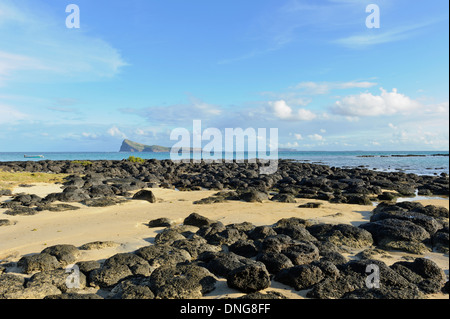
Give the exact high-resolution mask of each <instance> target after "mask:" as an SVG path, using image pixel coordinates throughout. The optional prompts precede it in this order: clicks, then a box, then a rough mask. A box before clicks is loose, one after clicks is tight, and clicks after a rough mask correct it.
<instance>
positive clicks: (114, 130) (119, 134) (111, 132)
mask: <svg viewBox="0 0 450 319" xmlns="http://www.w3.org/2000/svg"><path fill="white" fill-rule="evenodd" d="M107 133H108V134H109V135H110V136H112V137H120V138H127V136H126V135H125V134H124V133H123V132H121V131H120V130H119V129H118V128H117V126H113V127H111V128H110V129H109V130H108V131H107Z"/></svg>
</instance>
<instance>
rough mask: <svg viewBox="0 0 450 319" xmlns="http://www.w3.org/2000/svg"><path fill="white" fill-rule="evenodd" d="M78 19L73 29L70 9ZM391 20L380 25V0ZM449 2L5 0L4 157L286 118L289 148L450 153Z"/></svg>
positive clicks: (106, 147) (1, 7) (283, 134)
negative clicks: (376, 22) (373, 21)
mask: <svg viewBox="0 0 450 319" xmlns="http://www.w3.org/2000/svg"><path fill="white" fill-rule="evenodd" d="M71 3H74V4H76V5H78V6H79V8H80V28H79V29H68V28H67V27H66V24H65V21H66V17H67V16H68V15H69V14H68V13H66V12H65V9H66V6H67V5H68V4H71ZM369 4H376V5H378V7H379V8H380V23H381V24H380V28H378V29H368V28H367V27H366V23H365V21H366V18H367V16H368V15H369V13H366V7H367V5H369ZM448 12H449V8H448V1H446V0H434V1H429V2H425V1H416V0H415V1H406V0H389V1H388V0H367V1H365V0H359V1H357V0H314V1H313V0H309V1H306V0H246V1H237V0H226V1H224V0H217V1H211V0H165V1H162V0H129V1H115V0H108V1H106V0H95V1H92V0H71V1H62V0H14V1H12V0H0V152H8V151H18V152H21V151H30V152H31V151H37V152H44V151H47V152H49V151H117V150H118V149H119V147H120V144H121V142H122V140H123V139H124V138H128V139H131V140H135V141H138V142H142V143H146V144H160V145H166V146H171V145H173V144H174V142H173V141H170V139H169V137H170V132H171V130H172V129H173V128H178V127H184V128H187V129H192V121H193V120H196V119H200V120H202V124H203V127H204V128H207V127H215V128H219V129H221V130H223V129H224V128H237V127H242V128H244V129H245V128H248V127H253V128H255V129H256V128H278V129H279V144H280V147H290V148H296V149H299V150H304V151H311V150H448V143H449V122H448V116H449V92H448V86H449V83H448V82H449V73H448V72H449V71H448V70H449V65H448V60H449V51H448V50H449V43H448V37H449V35H448V29H449V19H448Z"/></svg>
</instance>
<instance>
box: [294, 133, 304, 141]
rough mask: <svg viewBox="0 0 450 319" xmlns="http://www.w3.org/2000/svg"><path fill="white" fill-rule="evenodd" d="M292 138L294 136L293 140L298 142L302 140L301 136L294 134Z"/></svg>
mask: <svg viewBox="0 0 450 319" xmlns="http://www.w3.org/2000/svg"><path fill="white" fill-rule="evenodd" d="M294 136H295V139H296V140H298V141H301V140H303V136H302V135H301V134H294Z"/></svg>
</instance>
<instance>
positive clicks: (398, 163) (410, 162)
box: [0, 151, 449, 175]
mask: <svg viewBox="0 0 450 319" xmlns="http://www.w3.org/2000/svg"><path fill="white" fill-rule="evenodd" d="M448 153H449V152H448V151H431V152H416V151H411V152H403V151H402V152H357V151H352V152H280V153H279V154H278V157H279V158H280V159H293V160H297V161H302V162H305V163H313V164H324V165H329V166H335V167H344V168H353V167H358V166H364V167H365V168H368V169H376V170H379V171H403V172H405V173H414V174H420V175H434V174H441V173H447V174H448V173H449V157H448V156H432V155H433V154H448ZM24 154H26V155H44V159H39V158H37V159H34V158H24ZM409 154H413V155H425V157H391V155H409ZM130 156H138V157H141V158H144V159H157V160H164V159H170V153H126V152H124V153H119V152H111V153H85V152H78V153H32V152H31V153H26V152H24V153H0V162H8V161H42V160H91V161H95V160H123V159H127V158H128V157H130ZM199 156H200V155H199V154H194V157H195V158H199ZM360 156H375V157H360ZM381 156H388V157H381ZM234 157H235V158H246V157H247V154H244V153H238V154H234Z"/></svg>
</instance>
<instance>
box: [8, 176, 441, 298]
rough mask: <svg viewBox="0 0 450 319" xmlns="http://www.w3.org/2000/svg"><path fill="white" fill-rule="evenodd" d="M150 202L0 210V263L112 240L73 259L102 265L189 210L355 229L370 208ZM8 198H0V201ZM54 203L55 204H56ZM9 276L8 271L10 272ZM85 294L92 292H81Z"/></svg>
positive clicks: (389, 256)
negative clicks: (154, 223) (2, 222)
mask: <svg viewBox="0 0 450 319" xmlns="http://www.w3.org/2000/svg"><path fill="white" fill-rule="evenodd" d="M61 187H62V185H61V184H50V183H38V184H33V186H31V187H16V188H14V189H13V190H12V193H13V194H18V193H27V194H36V195H38V196H40V197H45V196H47V195H48V194H51V193H56V192H61V191H62V189H61ZM151 191H152V192H153V193H154V195H155V196H156V199H157V202H156V203H149V202H147V201H142V200H130V201H128V202H126V203H122V204H119V205H115V206H109V207H102V208H94V207H86V206H84V205H82V204H80V203H71V204H72V205H74V206H78V207H80V209H79V210H74V211H65V212H51V211H42V212H40V213H39V214H36V215H33V216H8V215H5V214H4V212H5V211H6V209H0V219H8V220H10V221H11V222H13V223H14V225H11V226H7V227H1V228H0V261H1V263H3V264H7V263H11V262H13V263H14V262H17V261H18V260H19V259H20V258H21V257H23V256H25V255H28V254H35V253H39V252H41V251H42V250H43V249H45V248H46V247H50V246H52V245H57V244H71V245H75V246H77V247H79V246H81V245H83V244H86V243H90V242H96V241H112V242H114V243H117V245H114V246H113V247H109V248H104V249H99V250H89V251H82V253H81V255H80V256H79V257H78V261H90V260H96V261H103V260H105V259H107V258H109V257H111V256H113V255H115V254H117V253H127V252H133V251H135V250H137V249H139V248H141V247H145V246H148V245H152V244H153V243H154V239H155V237H156V235H157V234H158V233H160V232H161V231H162V230H163V228H149V227H148V223H149V221H150V220H154V219H157V218H161V217H165V218H168V219H170V220H171V221H173V222H174V223H175V224H182V223H183V220H184V219H185V218H186V217H187V216H189V215H190V214H191V213H193V212H195V213H198V214H200V215H202V216H205V217H207V218H209V219H211V220H215V221H220V222H222V223H223V224H224V225H228V224H234V223H242V222H244V221H246V222H250V223H252V224H254V225H255V226H265V225H273V224H274V223H276V222H277V221H278V220H280V219H282V218H290V217H296V218H301V219H304V220H308V221H311V222H313V223H327V224H348V225H353V226H359V225H361V224H363V223H367V222H369V220H370V216H371V214H372V213H371V212H372V210H373V209H374V208H375V207H374V205H366V206H364V205H350V204H333V203H329V202H328V201H320V200H313V202H317V203H321V204H322V205H321V207H320V208H315V209H311V208H299V207H298V206H299V205H301V204H305V203H309V202H311V200H310V199H299V198H297V199H296V203H279V202H273V201H269V200H267V201H264V202H263V203H247V202H243V201H227V202H223V203H213V204H208V205H194V204H193V202H194V201H197V200H201V199H203V198H207V197H210V196H212V195H213V194H215V193H217V191H189V192H183V191H178V190H172V189H162V188H152V189H151ZM11 199H12V197H8V196H4V197H1V201H2V202H7V201H9V200H11ZM56 203H58V202H56ZM421 203H422V204H423V205H425V206H426V205H436V206H442V207H445V208H447V209H448V208H449V201H448V200H447V199H432V200H423V201H421ZM360 251H361V249H351V248H349V249H348V251H347V252H346V253H345V254H344V255H345V256H346V257H347V258H348V259H349V260H352V259H357V257H356V255H357V254H358V253H359V252H360ZM408 256H410V257H411V256H412V257H413V258H417V257H418V256H417V255H411V254H409V253H405V252H385V253H383V254H379V255H375V256H373V258H375V259H378V260H381V261H383V262H385V263H386V264H387V265H391V264H393V263H395V262H397V261H402V260H403V261H404V260H407V258H408ZM421 257H425V258H430V259H431V260H433V261H434V262H436V264H437V265H439V267H440V268H442V269H443V270H444V271H445V273H446V275H447V276H448V274H449V259H448V255H446V254H442V253H437V252H430V253H427V254H425V255H423V256H421ZM10 271H11V272H14V268H11V269H10ZM268 290H269V291H278V292H280V293H282V294H283V295H285V296H286V297H288V298H295V299H297V298H300V299H301V298H305V297H306V290H303V291H295V290H294V289H292V288H291V287H289V286H287V285H284V284H281V283H279V282H276V281H272V284H271V287H270V288H269V289H268ZM85 292H91V293H93V292H97V290H95V289H94V288H87V289H85ZM242 295H244V294H243V293H242V292H239V291H237V290H234V289H231V288H229V287H228V286H227V283H226V280H225V279H223V278H222V279H219V281H218V283H217V284H216V289H215V290H214V291H212V292H211V293H209V294H206V295H205V296H204V298H211V299H213V298H223V297H230V298H236V297H240V296H242ZM427 298H448V295H445V294H442V293H437V294H430V295H427Z"/></svg>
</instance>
